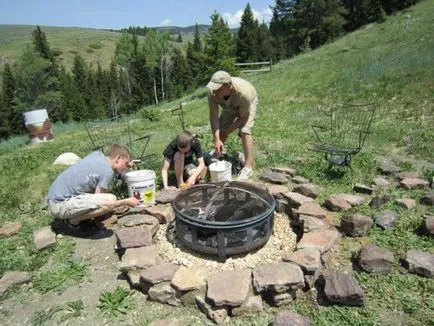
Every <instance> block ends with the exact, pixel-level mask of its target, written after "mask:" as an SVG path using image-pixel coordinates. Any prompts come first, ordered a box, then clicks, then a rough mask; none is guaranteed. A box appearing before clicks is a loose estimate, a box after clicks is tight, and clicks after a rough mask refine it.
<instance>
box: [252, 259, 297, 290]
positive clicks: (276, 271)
mask: <svg viewBox="0 0 434 326" xmlns="http://www.w3.org/2000/svg"><path fill="white" fill-rule="evenodd" d="M303 286H304V277H303V272H302V270H301V268H300V267H299V266H298V265H296V264H292V263H284V262H279V263H272V264H267V265H260V266H256V267H255V268H254V269H253V287H254V289H255V291H256V292H263V291H267V290H272V291H274V292H276V293H282V292H285V291H286V290H288V289H292V288H294V287H296V288H301V287H303Z"/></svg>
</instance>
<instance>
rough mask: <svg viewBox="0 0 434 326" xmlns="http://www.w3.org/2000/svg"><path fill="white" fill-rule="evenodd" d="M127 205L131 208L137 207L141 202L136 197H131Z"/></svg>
mask: <svg viewBox="0 0 434 326" xmlns="http://www.w3.org/2000/svg"><path fill="white" fill-rule="evenodd" d="M125 204H127V205H128V206H131V207H136V206H137V205H139V204H140V200H139V199H137V198H136V197H130V198H127V200H126V202H125Z"/></svg>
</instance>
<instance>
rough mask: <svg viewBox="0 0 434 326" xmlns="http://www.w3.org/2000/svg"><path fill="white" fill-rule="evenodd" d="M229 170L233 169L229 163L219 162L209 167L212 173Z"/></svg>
mask: <svg viewBox="0 0 434 326" xmlns="http://www.w3.org/2000/svg"><path fill="white" fill-rule="evenodd" d="M229 169H232V164H231V163H230V162H228V161H217V162H214V163H211V164H210V166H209V170H210V171H212V172H222V171H226V170H229Z"/></svg>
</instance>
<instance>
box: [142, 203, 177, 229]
mask: <svg viewBox="0 0 434 326" xmlns="http://www.w3.org/2000/svg"><path fill="white" fill-rule="evenodd" d="M141 213H142V214H149V215H152V216H154V217H156V218H157V219H158V220H159V221H160V224H166V223H169V222H171V221H173V220H174V219H175V214H174V213H173V209H172V205H171V204H159V205H156V206H149V207H145V208H144V209H143V210H142V211H141Z"/></svg>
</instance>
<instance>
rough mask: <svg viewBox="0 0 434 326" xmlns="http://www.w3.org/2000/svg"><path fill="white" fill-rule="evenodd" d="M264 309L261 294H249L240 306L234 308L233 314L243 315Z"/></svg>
mask: <svg viewBox="0 0 434 326" xmlns="http://www.w3.org/2000/svg"><path fill="white" fill-rule="evenodd" d="M262 310H264V306H263V303H262V298H261V296H260V295H250V296H247V298H246V300H245V301H244V302H243V303H242V304H241V306H239V307H234V308H232V311H231V313H232V316H235V317H236V316H242V315H247V314H252V313H255V312H260V311H262Z"/></svg>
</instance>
